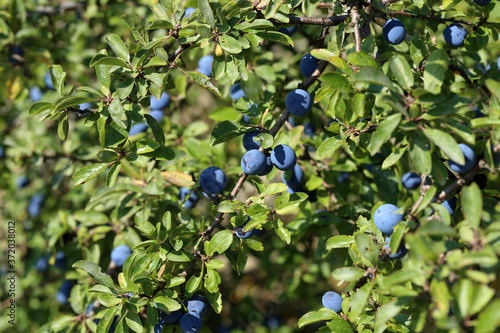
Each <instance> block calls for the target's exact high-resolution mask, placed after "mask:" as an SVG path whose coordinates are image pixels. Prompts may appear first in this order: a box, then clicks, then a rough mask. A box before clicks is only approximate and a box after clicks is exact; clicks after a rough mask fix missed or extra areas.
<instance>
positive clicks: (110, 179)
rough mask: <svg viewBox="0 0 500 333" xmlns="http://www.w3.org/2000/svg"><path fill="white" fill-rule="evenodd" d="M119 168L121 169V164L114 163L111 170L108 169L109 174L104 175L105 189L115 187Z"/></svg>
mask: <svg viewBox="0 0 500 333" xmlns="http://www.w3.org/2000/svg"><path fill="white" fill-rule="evenodd" d="M121 167H122V164H121V163H120V162H116V163H114V164H113V166H112V167H111V169H109V172H108V174H107V175H106V186H107V187H113V185H115V182H116V177H118V174H119V173H120V169H121Z"/></svg>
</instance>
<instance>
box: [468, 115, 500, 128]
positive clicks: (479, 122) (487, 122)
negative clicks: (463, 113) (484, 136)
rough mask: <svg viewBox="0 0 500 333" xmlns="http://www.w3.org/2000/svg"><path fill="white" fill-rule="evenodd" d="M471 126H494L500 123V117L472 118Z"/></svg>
mask: <svg viewBox="0 0 500 333" xmlns="http://www.w3.org/2000/svg"><path fill="white" fill-rule="evenodd" d="M470 123H471V128H472V129H476V128H483V127H493V126H499V125H500V119H492V118H488V117H481V118H476V119H472V120H471V122H470Z"/></svg>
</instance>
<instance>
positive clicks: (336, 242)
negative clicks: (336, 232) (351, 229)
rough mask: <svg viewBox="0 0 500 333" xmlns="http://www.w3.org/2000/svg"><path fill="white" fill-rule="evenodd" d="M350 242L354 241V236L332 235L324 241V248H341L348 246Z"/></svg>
mask: <svg viewBox="0 0 500 333" xmlns="http://www.w3.org/2000/svg"><path fill="white" fill-rule="evenodd" d="M352 243H354V236H345V235H340V236H333V237H331V238H330V239H328V240H327V241H326V249H327V250H331V249H342V248H346V247H350V246H351V244H352Z"/></svg>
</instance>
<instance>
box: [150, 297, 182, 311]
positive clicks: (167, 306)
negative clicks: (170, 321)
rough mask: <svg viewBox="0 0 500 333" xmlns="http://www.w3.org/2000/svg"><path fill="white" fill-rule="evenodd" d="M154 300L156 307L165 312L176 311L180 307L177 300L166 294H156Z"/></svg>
mask: <svg viewBox="0 0 500 333" xmlns="http://www.w3.org/2000/svg"><path fill="white" fill-rule="evenodd" d="M154 302H155V304H156V306H157V307H158V309H160V310H163V311H165V312H172V311H177V310H179V309H180V308H181V307H182V306H181V305H180V304H179V302H177V301H176V300H174V299H171V298H170V297H167V296H156V297H155V299H154Z"/></svg>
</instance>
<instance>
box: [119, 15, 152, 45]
mask: <svg viewBox="0 0 500 333" xmlns="http://www.w3.org/2000/svg"><path fill="white" fill-rule="evenodd" d="M121 17H122V18H123V19H124V20H125V22H127V24H128V25H129V27H130V30H132V34H133V35H134V38H135V39H137V40H138V41H139V42H140V43H141V44H142V45H146V44H147V43H148V42H149V38H148V34H147V32H146V28H145V26H144V22H142V20H141V19H140V18H139V17H137V15H135V14H123V15H122V16H121Z"/></svg>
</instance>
